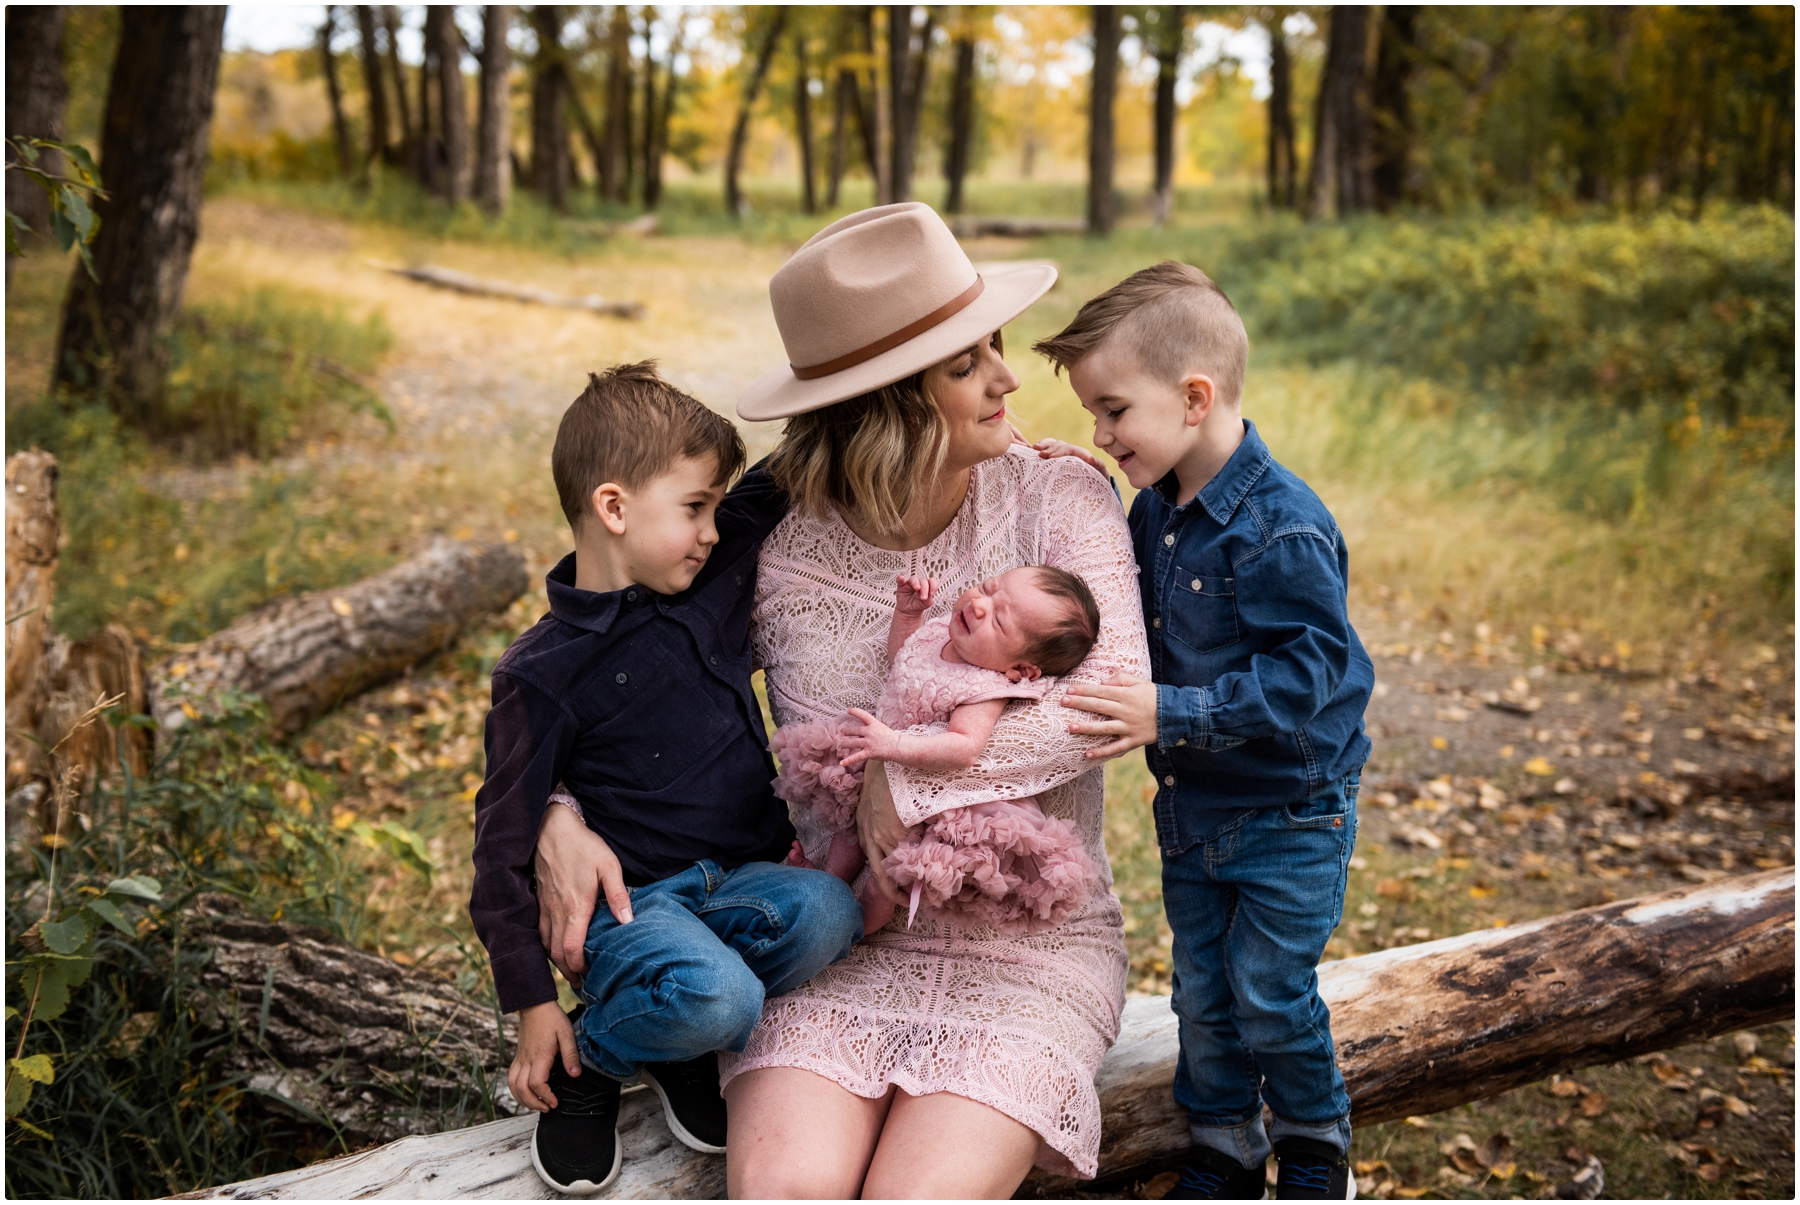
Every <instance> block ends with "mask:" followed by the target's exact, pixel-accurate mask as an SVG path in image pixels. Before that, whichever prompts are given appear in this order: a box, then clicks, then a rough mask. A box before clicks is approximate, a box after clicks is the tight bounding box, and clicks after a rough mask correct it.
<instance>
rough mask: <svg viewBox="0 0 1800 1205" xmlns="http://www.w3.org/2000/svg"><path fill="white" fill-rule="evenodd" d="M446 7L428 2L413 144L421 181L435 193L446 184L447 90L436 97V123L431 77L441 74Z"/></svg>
mask: <svg viewBox="0 0 1800 1205" xmlns="http://www.w3.org/2000/svg"><path fill="white" fill-rule="evenodd" d="M444 7H445V6H444V5H441V4H428V5H426V6H425V30H424V35H425V36H424V53H423V55H422V56H421V58H420V60H419V140H418V143H417V144H416V146H415V147H414V151H415V153H416V154H417V156H418V160H417V163H416V164H415V168H416V170H417V171H418V173H419V183H421V184H423V185H424V186H425V188H426V190H427V191H429V192H434V193H442V192H443V184H444V173H443V171H442V155H443V151H444V147H443V128H444V127H443V121H444V112H443V109H444V94H443V93H442V92H441V91H440V92H439V93H438V97H437V101H438V104H437V107H438V119H437V122H436V123H435V125H434V123H433V122H432V120H431V80H432V77H433V76H435V75H437V74H438V53H437V52H438V45H439V43H440V42H441V41H442V40H443V33H442V31H441V30H440V28H439V27H440V26H441V25H442V24H443V22H444Z"/></svg>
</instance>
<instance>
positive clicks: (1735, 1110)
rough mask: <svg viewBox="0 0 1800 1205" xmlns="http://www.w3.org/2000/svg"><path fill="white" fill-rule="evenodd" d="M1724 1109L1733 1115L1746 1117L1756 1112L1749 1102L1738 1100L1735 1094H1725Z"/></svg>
mask: <svg viewBox="0 0 1800 1205" xmlns="http://www.w3.org/2000/svg"><path fill="white" fill-rule="evenodd" d="M1725 1111H1726V1112H1727V1113H1729V1114H1731V1115H1732V1116H1733V1117H1748V1116H1750V1114H1752V1113H1754V1112H1756V1110H1755V1109H1754V1108H1752V1107H1751V1106H1750V1105H1749V1104H1747V1103H1745V1102H1744V1101H1742V1100H1739V1099H1738V1098H1737V1097H1735V1096H1727V1097H1726V1098H1725Z"/></svg>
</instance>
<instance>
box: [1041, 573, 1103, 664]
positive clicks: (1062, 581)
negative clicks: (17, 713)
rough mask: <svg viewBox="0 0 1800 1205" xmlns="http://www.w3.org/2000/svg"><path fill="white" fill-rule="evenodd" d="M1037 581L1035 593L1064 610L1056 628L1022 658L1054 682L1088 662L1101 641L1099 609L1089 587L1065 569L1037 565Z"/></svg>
mask: <svg viewBox="0 0 1800 1205" xmlns="http://www.w3.org/2000/svg"><path fill="white" fill-rule="evenodd" d="M1037 579H1038V581H1037V584H1038V589H1040V590H1042V591H1043V592H1044V593H1045V594H1048V595H1049V596H1050V597H1052V598H1056V599H1061V600H1062V601H1063V602H1064V603H1066V604H1067V606H1065V607H1064V608H1063V614H1062V618H1061V619H1059V620H1057V621H1056V624H1055V626H1053V627H1052V628H1051V629H1050V630H1049V631H1048V632H1043V633H1040V634H1039V635H1038V637H1037V639H1036V640H1034V641H1032V643H1031V647H1030V648H1028V649H1026V650H1025V656H1026V657H1027V658H1028V659H1029V660H1030V661H1031V663H1032V664H1033V665H1035V666H1037V667H1038V669H1039V670H1040V671H1042V672H1043V674H1044V676H1045V677H1049V678H1057V677H1061V676H1062V675H1063V674H1066V673H1068V672H1069V671H1070V670H1072V669H1074V668H1075V667H1076V666H1078V665H1080V664H1081V663H1082V662H1083V661H1086V660H1087V655H1088V652H1089V650H1091V649H1092V648H1093V647H1094V641H1096V640H1098V639H1099V638H1100V606H1099V604H1098V603H1096V602H1095V601H1094V592H1093V591H1092V590H1090V589H1088V584H1087V583H1086V582H1084V581H1082V580H1081V579H1080V578H1078V577H1076V576H1075V575H1074V574H1073V573H1070V572H1069V571H1068V570H1067V569H1057V568H1055V567H1054V566H1051V565H1039V566H1037Z"/></svg>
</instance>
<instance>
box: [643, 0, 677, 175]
mask: <svg viewBox="0 0 1800 1205" xmlns="http://www.w3.org/2000/svg"><path fill="white" fill-rule="evenodd" d="M681 26H682V19H681V17H680V15H679V10H678V13H677V16H676V19H675V36H674V38H672V39H671V40H670V42H669V66H668V72H667V74H666V75H665V76H664V77H663V90H662V104H661V105H660V106H658V107H657V108H656V110H655V119H656V124H655V125H654V126H653V127H652V129H651V137H650V153H649V156H648V162H647V164H646V167H645V172H644V208H646V209H655V208H656V207H657V206H658V205H660V204H661V203H662V161H663V156H664V155H665V154H667V153H668V149H669V122H670V121H672V120H674V117H675V87H676V84H675V60H676V59H678V58H680V57H681V35H682V28H681ZM648 69H649V68H648V67H646V70H648ZM645 95H646V96H648V95H649V89H648V85H646V87H645Z"/></svg>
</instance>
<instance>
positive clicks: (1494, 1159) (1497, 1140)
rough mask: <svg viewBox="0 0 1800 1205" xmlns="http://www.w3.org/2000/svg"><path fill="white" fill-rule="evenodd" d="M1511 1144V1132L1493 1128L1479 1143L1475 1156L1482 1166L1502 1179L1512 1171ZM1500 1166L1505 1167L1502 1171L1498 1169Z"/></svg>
mask: <svg viewBox="0 0 1800 1205" xmlns="http://www.w3.org/2000/svg"><path fill="white" fill-rule="evenodd" d="M1512 1146H1513V1140H1512V1135H1511V1134H1508V1133H1507V1132H1506V1131H1505V1130H1495V1131H1494V1132H1493V1133H1492V1134H1490V1135H1488V1140H1487V1141H1486V1142H1484V1143H1482V1144H1481V1149H1480V1150H1478V1151H1476V1152H1475V1157H1476V1158H1477V1159H1479V1160H1481V1163H1482V1166H1484V1167H1486V1168H1487V1169H1488V1170H1490V1171H1492V1172H1493V1173H1494V1174H1495V1175H1496V1176H1499V1177H1500V1178H1501V1179H1503V1180H1504V1179H1506V1178H1507V1177H1508V1176H1510V1175H1512V1172H1513V1164H1512V1159H1511V1155H1512ZM1502 1167H1505V1168H1506V1169H1507V1170H1506V1171H1505V1172H1504V1173H1502V1172H1501V1171H1500V1169H1501V1168H1502Z"/></svg>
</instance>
